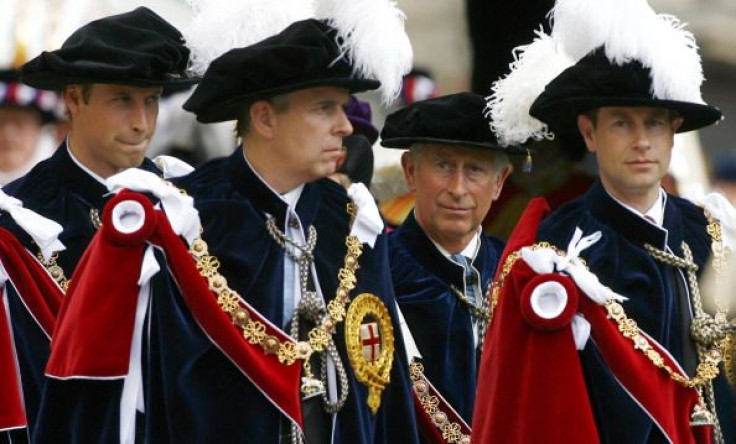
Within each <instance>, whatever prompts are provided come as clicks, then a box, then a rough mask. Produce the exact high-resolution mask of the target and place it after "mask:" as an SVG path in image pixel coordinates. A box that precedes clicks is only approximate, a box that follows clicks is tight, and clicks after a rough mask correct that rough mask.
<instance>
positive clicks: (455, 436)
mask: <svg viewBox="0 0 736 444" xmlns="http://www.w3.org/2000/svg"><path fill="white" fill-rule="evenodd" d="M409 377H410V378H411V383H412V388H413V389H414V393H416V395H417V397H418V398H419V402H420V403H421V404H422V408H423V409H424V411H425V412H426V413H427V415H429V417H430V418H431V419H432V423H433V424H434V425H435V427H437V428H438V429H439V430H440V431H441V432H442V438H444V440H445V441H446V442H448V443H451V444H454V443H457V444H469V443H470V436H469V435H464V434H463V433H462V427H461V426H460V424H458V423H457V422H454V421H450V417H449V416H448V415H447V413H445V412H443V411H442V410H441V409H439V404H440V400H439V398H437V396H434V395H432V392H431V391H430V389H429V383H428V382H427V378H426V377H425V376H424V366H423V365H422V364H421V363H420V362H418V361H412V362H411V364H409Z"/></svg>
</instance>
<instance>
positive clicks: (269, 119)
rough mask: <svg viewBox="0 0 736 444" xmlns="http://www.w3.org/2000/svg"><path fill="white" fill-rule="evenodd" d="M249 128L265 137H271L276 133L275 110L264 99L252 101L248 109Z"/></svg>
mask: <svg viewBox="0 0 736 444" xmlns="http://www.w3.org/2000/svg"><path fill="white" fill-rule="evenodd" d="M248 112H249V113H250V129H252V130H253V131H255V132H256V133H258V134H260V135H261V137H263V138H265V139H272V138H273V137H274V135H275V134H276V110H275V109H274V107H273V105H272V104H271V103H270V102H268V101H266V100H258V101H256V102H254V103H253V104H252V105H251V106H250V109H249V110H248Z"/></svg>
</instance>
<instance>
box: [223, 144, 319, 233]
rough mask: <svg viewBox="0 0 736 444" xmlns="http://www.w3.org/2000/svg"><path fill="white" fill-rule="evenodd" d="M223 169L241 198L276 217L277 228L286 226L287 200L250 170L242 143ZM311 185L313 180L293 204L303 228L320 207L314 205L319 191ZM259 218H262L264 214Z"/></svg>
mask: <svg viewBox="0 0 736 444" xmlns="http://www.w3.org/2000/svg"><path fill="white" fill-rule="evenodd" d="M226 168H227V172H228V175H229V176H230V180H231V181H232V183H233V185H234V187H235V189H236V190H237V191H238V192H239V193H240V194H241V195H242V196H243V197H245V198H247V199H248V200H250V201H251V202H253V204H254V206H256V207H257V208H258V209H260V210H261V211H263V212H264V213H268V214H270V215H271V216H273V217H275V218H276V222H277V226H278V227H284V226H285V225H286V220H285V219H286V210H287V208H288V205H287V203H286V202H285V201H284V199H282V198H281V196H279V195H278V194H276V193H275V192H274V191H273V190H272V189H271V188H270V187H269V186H268V185H266V183H265V182H264V181H263V179H261V178H260V177H259V176H258V175H257V174H256V173H255V171H253V169H252V168H251V166H250V165H249V164H248V162H247V161H246V160H245V156H244V155H243V147H242V146H240V147H238V149H236V150H235V152H234V153H233V154H232V155H231V156H230V161H229V162H227V166H226ZM311 185H312V183H307V184H305V186H304V189H303V190H302V194H301V196H300V197H299V202H297V204H296V212H297V214H298V215H299V218H300V219H301V222H302V225H303V226H305V227H307V226H309V225H312V224H313V222H314V219H315V218H316V216H317V213H318V210H319V205H315V203H316V202H317V201H318V200H319V192H318V190H317V189H316V188H315V187H314V186H311ZM262 217H263V220H265V215H262Z"/></svg>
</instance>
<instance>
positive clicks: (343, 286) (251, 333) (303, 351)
mask: <svg viewBox="0 0 736 444" xmlns="http://www.w3.org/2000/svg"><path fill="white" fill-rule="evenodd" d="M347 212H348V214H349V215H350V216H351V219H354V218H355V214H356V213H357V208H356V206H355V204H353V203H352V202H350V203H348V205H347ZM351 222H352V220H351ZM345 245H346V246H347V252H346V254H345V262H344V265H343V267H342V268H341V269H340V271H339V272H338V275H337V276H338V279H339V286H338V287H337V290H336V294H337V297H336V298H335V299H333V300H331V301H330V302H329V303H327V312H326V314H325V316H324V317H323V318H322V321H321V323H320V324H319V325H317V326H315V327H314V328H312V330H310V332H309V335H308V337H309V341H298V342H293V341H283V342H281V341H280V340H279V338H278V337H276V336H272V335H268V334H266V326H265V325H264V324H263V323H262V322H260V321H257V320H254V319H251V317H250V315H249V314H248V311H247V310H246V309H245V308H243V307H242V306H241V304H240V300H241V296H240V295H239V294H238V293H237V292H236V291H235V290H233V289H231V288H230V287H229V286H228V284H227V279H226V278H225V277H224V276H223V275H222V274H220V272H219V268H220V261H219V259H218V258H217V257H215V256H213V255H211V254H210V253H209V247H208V245H207V242H205V241H204V239H202V238H201V237H199V238H198V239H196V240H195V241H194V242H193V243H192V246H191V248H190V253H191V254H192V256H193V257H194V259H195V260H196V262H197V270H198V271H199V274H200V275H201V276H202V277H204V278H205V279H207V282H208V283H209V288H210V291H212V292H213V293H215V294H216V295H217V303H218V305H219V306H220V308H221V309H222V311H224V312H225V313H227V314H229V315H230V320H231V322H232V323H233V325H235V326H236V327H239V328H240V329H242V331H243V337H244V338H245V339H246V340H247V341H248V342H249V343H250V344H253V345H260V346H261V348H262V349H263V351H264V353H266V354H275V355H277V357H278V360H279V362H280V363H282V364H284V365H292V364H293V363H294V362H296V361H297V360H302V361H304V362H305V363H308V362H309V357H310V356H311V355H312V353H314V352H321V351H324V350H325V347H326V344H327V337H328V336H329V335H332V334H334V333H335V329H336V327H337V324H339V323H340V322H341V321H342V320H343V319H344V318H345V312H346V310H345V307H346V306H347V304H348V302H350V291H351V290H353V289H354V288H355V284H356V283H357V279H356V277H355V272H356V270H357V269H358V268H359V265H358V259H359V258H360V255H361V254H362V252H363V245H362V244H361V243H360V240H358V238H357V237H355V236H348V237H347V238H346V239H345Z"/></svg>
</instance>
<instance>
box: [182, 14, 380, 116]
mask: <svg viewBox="0 0 736 444" xmlns="http://www.w3.org/2000/svg"><path fill="white" fill-rule="evenodd" d="M379 85H380V84H379V82H378V81H376V80H372V79H366V78H360V77H356V76H355V75H354V74H353V66H352V65H351V64H350V61H349V60H347V58H346V57H345V54H344V53H343V52H342V51H341V50H340V48H339V47H338V46H337V43H336V31H335V29H334V28H332V27H331V26H329V25H328V24H326V23H324V22H322V21H320V20H315V19H309V20H302V21H298V22H295V23H293V24H291V25H290V26H289V27H287V28H286V29H285V30H283V31H282V32H280V33H279V34H276V35H274V36H272V37H269V38H267V39H265V40H262V41H260V42H258V43H256V44H253V45H251V46H248V47H245V48H237V49H233V50H230V51H228V52H226V53H225V54H223V55H222V56H220V57H218V58H217V59H215V60H214V61H213V62H212V63H211V64H210V66H209V68H207V71H206V72H205V74H204V76H203V77H202V81H201V82H200V83H199V85H198V86H197V88H196V89H195V90H194V93H193V94H192V96H191V97H190V98H189V100H187V101H186V102H185V103H184V109H185V110H187V111H191V112H193V113H194V114H196V115H197V120H199V121H200V122H204V123H210V122H222V121H227V120H236V119H238V118H239V117H240V116H241V114H242V113H243V111H244V108H245V106H246V105H248V104H249V103H252V102H254V101H256V100H260V99H265V98H268V97H273V96H275V95H279V94H284V93H288V92H292V91H296V90H300V89H306V88H313V87H318V86H337V87H343V88H346V89H348V90H349V91H350V92H359V91H365V90H369V89H375V88H378V86H379Z"/></svg>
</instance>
